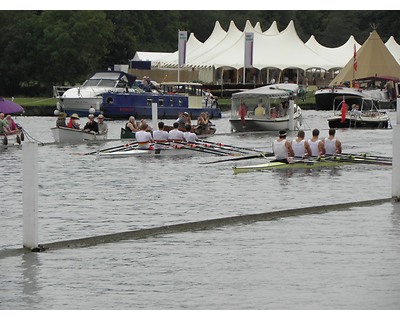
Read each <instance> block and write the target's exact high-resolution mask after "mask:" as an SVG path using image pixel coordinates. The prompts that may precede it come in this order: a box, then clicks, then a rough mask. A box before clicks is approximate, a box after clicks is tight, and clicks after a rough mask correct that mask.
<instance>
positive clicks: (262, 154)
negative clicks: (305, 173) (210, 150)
mask: <svg viewBox="0 0 400 320" xmlns="http://www.w3.org/2000/svg"><path fill="white" fill-rule="evenodd" d="M273 156H274V153H273V152H261V153H258V154H254V155H249V156H243V157H236V158H230V159H223V160H216V161H210V162H203V163H202V164H211V163H219V162H226V161H239V160H248V159H255V158H268V157H273Z"/></svg>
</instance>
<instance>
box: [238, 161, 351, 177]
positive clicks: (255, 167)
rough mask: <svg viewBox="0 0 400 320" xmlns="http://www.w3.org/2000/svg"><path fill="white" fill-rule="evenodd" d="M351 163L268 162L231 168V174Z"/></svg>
mask: <svg viewBox="0 0 400 320" xmlns="http://www.w3.org/2000/svg"><path fill="white" fill-rule="evenodd" d="M351 163H352V162H340V161H329V160H325V161H322V160H319V161H307V160H304V161H298V162H294V163H284V162H268V163H262V164H257V165H249V166H242V167H232V170H233V173H234V174H238V173H246V172H252V171H263V170H272V169H313V168H322V167H337V166H341V165H344V164H351Z"/></svg>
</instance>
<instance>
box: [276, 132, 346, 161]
mask: <svg viewBox="0 0 400 320" xmlns="http://www.w3.org/2000/svg"><path fill="white" fill-rule="evenodd" d="M319 134H320V132H319V130H318V129H314V130H313V131H312V137H311V138H309V139H307V140H306V139H305V132H304V131H303V130H299V131H298V132H297V136H296V138H295V139H292V140H289V139H287V132H286V130H281V131H279V135H278V138H277V139H276V140H274V142H273V143H272V151H273V152H274V154H275V160H273V161H279V162H284V163H290V162H292V161H296V160H302V159H306V158H310V157H321V156H332V155H337V154H341V153H342V143H341V141H340V140H339V139H337V138H336V136H335V135H336V130H335V129H333V128H331V129H329V132H328V137H326V138H323V139H320V138H319Z"/></svg>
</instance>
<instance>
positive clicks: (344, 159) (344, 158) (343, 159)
mask: <svg viewBox="0 0 400 320" xmlns="http://www.w3.org/2000/svg"><path fill="white" fill-rule="evenodd" d="M325 159H326V160H331V161H338V162H351V163H361V164H378V165H387V166H391V165H392V162H391V161H384V160H368V159H361V158H355V157H352V156H340V155H337V156H332V157H326V158H325Z"/></svg>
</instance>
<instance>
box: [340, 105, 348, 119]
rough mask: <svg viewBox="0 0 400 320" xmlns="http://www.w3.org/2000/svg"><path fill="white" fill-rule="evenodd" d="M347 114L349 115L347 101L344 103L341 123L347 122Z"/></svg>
mask: <svg viewBox="0 0 400 320" xmlns="http://www.w3.org/2000/svg"><path fill="white" fill-rule="evenodd" d="M346 113H347V106H346V101H344V99H343V101H342V119H341V120H340V122H341V123H343V122H345V120H346Z"/></svg>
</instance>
